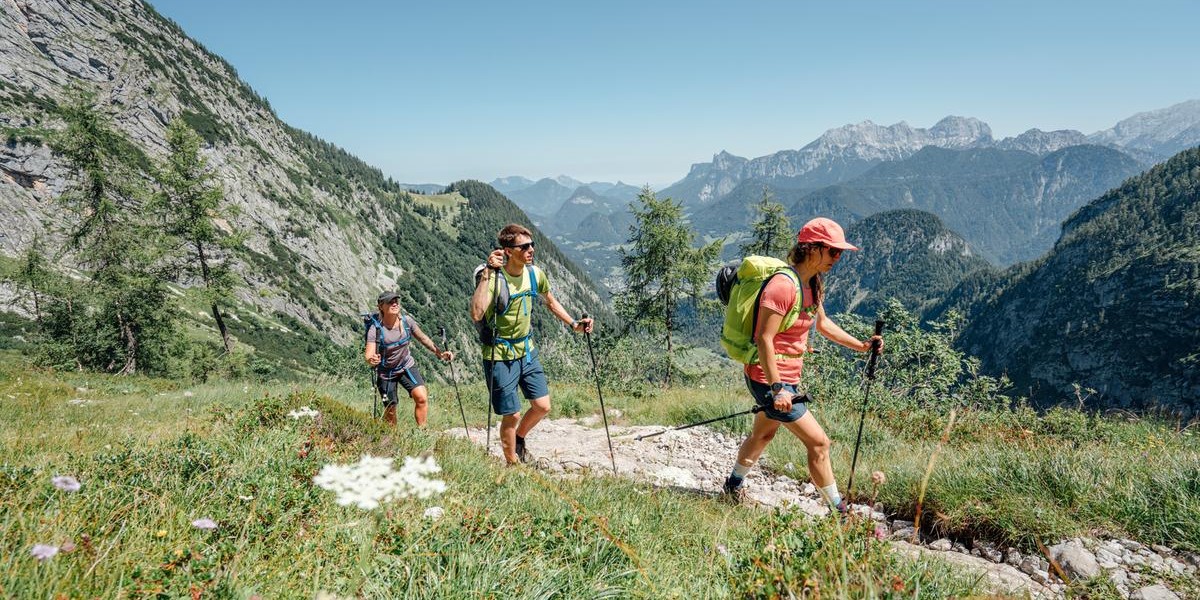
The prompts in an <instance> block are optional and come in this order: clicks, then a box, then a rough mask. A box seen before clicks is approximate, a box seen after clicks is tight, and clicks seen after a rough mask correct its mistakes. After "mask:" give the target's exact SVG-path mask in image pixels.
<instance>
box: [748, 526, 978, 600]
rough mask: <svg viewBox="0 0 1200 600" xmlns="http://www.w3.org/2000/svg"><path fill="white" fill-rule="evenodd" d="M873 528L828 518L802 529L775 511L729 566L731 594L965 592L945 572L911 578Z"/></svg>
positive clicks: (953, 594)
mask: <svg viewBox="0 0 1200 600" xmlns="http://www.w3.org/2000/svg"><path fill="white" fill-rule="evenodd" d="M874 528H875V524H874V522H873V521H870V520H867V521H864V522H857V523H854V524H851V525H850V526H848V527H844V528H843V527H842V525H841V524H839V523H838V522H837V521H836V520H832V519H831V520H826V521H824V522H818V523H816V524H809V525H808V526H807V527H806V526H805V524H803V522H802V517H801V516H800V515H799V514H798V513H797V512H780V511H776V512H775V513H774V517H773V518H772V519H771V521H770V526H769V527H768V529H766V530H765V531H763V532H762V534H761V535H763V536H764V537H762V538H760V539H759V540H758V541H757V543H756V544H755V545H754V550H753V551H752V552H750V553H748V554H746V555H745V556H743V557H741V558H740V559H739V560H738V562H737V564H736V565H735V566H734V572H735V575H734V576H733V577H731V578H730V588H731V590H732V591H733V595H734V596H735V597H737V598H807V597H822V596H824V595H826V594H829V595H838V596H841V597H849V598H888V599H893V598H894V599H899V598H911V597H913V596H914V594H919V595H921V596H935V597H936V596H947V597H958V596H960V595H963V594H970V593H971V586H970V585H969V584H967V583H966V582H965V580H960V579H955V578H952V577H948V576H947V575H948V572H946V571H935V572H929V573H927V575H926V577H917V576H916V574H915V573H913V572H911V571H909V570H908V568H906V565H904V564H903V563H901V562H900V561H898V560H897V559H896V558H895V556H894V555H893V553H892V550H891V548H890V547H889V545H888V544H886V543H884V542H881V541H879V540H877V539H875V537H874ZM814 533H816V535H814ZM909 568H911V567H909Z"/></svg>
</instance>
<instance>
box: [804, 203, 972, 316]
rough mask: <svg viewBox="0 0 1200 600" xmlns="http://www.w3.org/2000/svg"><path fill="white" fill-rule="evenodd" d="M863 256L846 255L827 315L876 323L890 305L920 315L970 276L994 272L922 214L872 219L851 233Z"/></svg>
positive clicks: (831, 280) (936, 221)
mask: <svg viewBox="0 0 1200 600" xmlns="http://www.w3.org/2000/svg"><path fill="white" fill-rule="evenodd" d="M846 239H848V240H850V242H851V243H852V244H854V245H856V246H858V247H859V248H860V249H861V250H860V251H858V252H845V253H843V254H842V259H841V260H840V261H839V262H838V264H837V270H836V271H835V272H834V273H832V274H831V276H830V277H829V290H828V293H827V295H826V298H825V309H826V311H828V312H829V313H830V314H833V313H838V312H857V313H859V314H861V315H866V316H868V317H873V316H874V315H876V314H878V313H879V311H881V310H883V308H884V307H885V306H886V305H887V302H888V300H891V299H894V300H898V301H900V302H901V303H902V304H903V305H904V306H905V308H907V309H908V310H910V311H912V312H914V313H917V314H920V313H922V312H924V311H925V310H927V309H928V308H929V307H930V306H931V305H932V304H934V303H936V302H938V301H940V300H941V299H942V297H943V296H944V295H945V294H946V293H947V292H948V291H950V290H951V289H953V288H954V287H955V286H956V285H958V284H959V282H960V281H962V279H963V278H964V277H965V276H966V275H967V274H968V273H970V272H972V271H975V270H977V269H986V268H988V267H989V264H988V262H987V261H985V260H983V259H982V258H980V257H979V256H978V255H977V254H976V253H975V252H974V251H972V249H971V247H970V245H968V244H967V242H966V241H965V240H963V239H962V237H961V236H959V235H958V234H956V233H954V232H952V231H950V230H948V229H946V226H945V225H943V224H942V221H941V220H940V219H938V218H937V216H935V215H933V214H930V213H927V212H923V211H919V210H911V209H909V210H894V211H887V212H882V213H878V214H875V215H872V216H870V217H867V218H866V219H863V220H862V221H859V222H857V223H855V224H853V225H851V226H850V227H848V228H847V229H846Z"/></svg>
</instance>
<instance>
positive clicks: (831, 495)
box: [821, 483, 842, 508]
mask: <svg viewBox="0 0 1200 600" xmlns="http://www.w3.org/2000/svg"><path fill="white" fill-rule="evenodd" d="M821 494H822V495H823V496H825V501H826V502H829V506H832V507H834V508H837V505H838V504H840V503H841V502H842V495H841V494H839V493H838V489H837V483H831V484H829V485H827V486H825V487H823V488H821Z"/></svg>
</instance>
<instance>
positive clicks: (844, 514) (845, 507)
mask: <svg viewBox="0 0 1200 600" xmlns="http://www.w3.org/2000/svg"><path fill="white" fill-rule="evenodd" d="M829 516H831V517H834V518H836V519H839V520H842V521H845V520H846V518H848V517H849V516H850V505H849V504H847V503H846V500H845V499H843V500H842V501H841V502H838V504H837V506H835V507H833V508H832V509H830V511H829Z"/></svg>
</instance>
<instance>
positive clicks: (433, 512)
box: [425, 506, 446, 521]
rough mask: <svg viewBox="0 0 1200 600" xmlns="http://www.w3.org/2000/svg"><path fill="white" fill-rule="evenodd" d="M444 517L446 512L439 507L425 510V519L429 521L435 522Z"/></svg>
mask: <svg viewBox="0 0 1200 600" xmlns="http://www.w3.org/2000/svg"><path fill="white" fill-rule="evenodd" d="M444 516H446V511H445V510H443V509H442V507H440V506H430V507H429V508H427V509H425V518H426V519H429V520H430V521H437V520H439V519H441V518H442V517H444Z"/></svg>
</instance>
